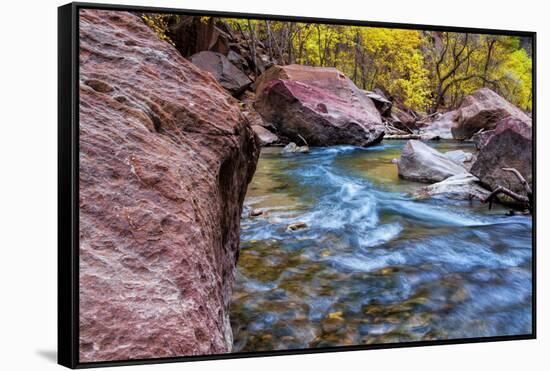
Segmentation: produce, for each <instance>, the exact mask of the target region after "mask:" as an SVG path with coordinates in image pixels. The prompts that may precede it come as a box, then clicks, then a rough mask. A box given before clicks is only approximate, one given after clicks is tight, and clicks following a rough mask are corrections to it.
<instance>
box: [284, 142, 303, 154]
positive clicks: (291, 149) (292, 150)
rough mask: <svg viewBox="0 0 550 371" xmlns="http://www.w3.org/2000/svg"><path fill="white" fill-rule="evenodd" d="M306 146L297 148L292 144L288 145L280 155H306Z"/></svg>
mask: <svg viewBox="0 0 550 371" xmlns="http://www.w3.org/2000/svg"><path fill="white" fill-rule="evenodd" d="M308 152H309V147H308V146H299V145H297V144H296V143H294V142H290V143H288V144H287V145H286V146H285V147H284V148H283V149H282V151H281V153H282V154H286V153H308Z"/></svg>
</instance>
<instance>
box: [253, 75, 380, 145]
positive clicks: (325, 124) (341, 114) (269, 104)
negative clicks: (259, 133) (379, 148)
mask: <svg viewBox="0 0 550 371" xmlns="http://www.w3.org/2000/svg"><path fill="white" fill-rule="evenodd" d="M254 106H255V108H256V110H257V111H258V113H260V114H261V115H262V117H263V118H264V120H265V121H266V122H269V123H271V124H273V125H274V126H275V127H276V128H277V130H278V132H280V133H281V134H282V135H283V136H285V137H288V138H290V139H291V140H292V141H294V142H296V143H302V140H301V138H300V137H299V135H300V136H302V137H304V138H305V139H306V140H307V142H308V144H310V145H313V146H328V145H335V144H353V145H358V146H368V145H370V144H373V143H376V142H379V141H380V140H381V139H382V136H383V135H384V130H383V127H382V125H381V123H382V120H381V117H380V113H379V112H378V110H377V109H376V107H375V105H374V103H373V102H372V100H371V99H370V98H368V97H367V95H366V94H365V93H364V92H362V91H361V90H359V89H358V88H357V87H356V86H355V85H354V84H353V82H352V81H351V80H350V79H349V78H347V77H346V76H345V75H343V74H342V73H341V72H339V71H338V70H337V69H335V68H324V67H323V68H321V67H309V66H300V65H289V66H274V67H272V68H270V69H269V70H268V71H267V72H266V73H265V74H264V75H262V77H261V78H260V79H259V81H258V82H257V88H256V102H255V105H254Z"/></svg>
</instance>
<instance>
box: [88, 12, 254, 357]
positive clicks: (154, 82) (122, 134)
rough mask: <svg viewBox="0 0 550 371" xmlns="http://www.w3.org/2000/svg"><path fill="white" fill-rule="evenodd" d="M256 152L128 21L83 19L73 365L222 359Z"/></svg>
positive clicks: (173, 56) (208, 95) (206, 92)
mask: <svg viewBox="0 0 550 371" xmlns="http://www.w3.org/2000/svg"><path fill="white" fill-rule="evenodd" d="M258 154H259V148H258V145H257V142H256V139H255V136H254V133H253V132H252V130H251V128H250V126H249V124H248V122H247V121H246V119H245V118H244V116H243V115H242V114H241V113H240V110H239V107H238V104H237V103H236V101H235V100H234V99H233V98H232V97H231V96H230V95H229V94H227V93H226V92H225V91H224V90H223V89H222V88H221V87H220V86H219V84H218V83H217V82H216V81H215V80H214V78H212V76H211V75H209V74H208V73H205V72H202V71H201V70H199V69H198V68H197V67H195V66H194V65H193V64H191V63H190V62H188V61H187V60H185V59H184V58H183V57H181V55H180V54H179V53H178V52H177V51H176V50H175V49H174V48H173V47H172V46H170V45H169V44H168V43H165V42H163V41H160V40H159V39H158V38H157V36H156V35H155V34H154V33H153V31H151V30H150V29H149V28H147V27H146V26H145V25H144V24H143V23H142V21H141V20H140V19H139V18H137V17H135V16H134V15H132V14H130V13H123V12H109V11H100V10H81V11H80V174H79V175H80V177H79V180H80V184H79V186H80V195H79V197H80V198H79V201H80V308H79V310H80V361H81V362H89V361H105V360H120V359H139V358H152V357H170V356H182V355H196V354H212V353H223V352H227V351H230V349H231V343H232V339H231V338H232V336H231V329H230V326H229V320H228V313H227V311H228V302H229V300H230V296H231V286H232V283H233V279H234V269H235V264H236V261H237V257H238V249H239V218H240V213H241V208H242V202H243V199H244V196H245V192H246V186H247V184H248V182H249V181H250V179H251V177H252V175H253V173H254V171H255V167H256V162H257V157H258Z"/></svg>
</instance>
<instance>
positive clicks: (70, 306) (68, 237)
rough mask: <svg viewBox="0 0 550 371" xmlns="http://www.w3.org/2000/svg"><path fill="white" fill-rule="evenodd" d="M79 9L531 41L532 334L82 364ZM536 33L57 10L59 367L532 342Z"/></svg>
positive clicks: (91, 6)
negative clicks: (469, 34) (480, 35)
mask: <svg viewBox="0 0 550 371" xmlns="http://www.w3.org/2000/svg"><path fill="white" fill-rule="evenodd" d="M80 9H101V10H119V11H135V12H149V13H174V14H185V15H200V16H215V17H235V18H245V19H247V18H250V19H258V18H259V19H269V20H279V21H295V22H308V23H323V24H340V25H355V26H369V27H384V28H400V29H414V30H429V31H449V32H461V33H477V34H498V35H509V36H521V37H528V38H531V40H532V61H533V76H532V77H533V78H532V81H533V83H532V100H533V105H532V119H533V142H532V143H533V148H532V151H533V164H532V166H533V168H532V173H533V200H534V205H533V222H532V228H533V235H532V236H533V237H532V267H531V268H532V331H531V333H530V334H525V335H512V336H494V337H472V338H463V339H447V340H430V341H412V342H404V343H388V344H373V345H349V346H337V347H326V348H311V349H292V350H276V351H259V352H247V353H227V354H216V355H201V356H182V357H169V358H155V359H132V360H119V361H101V362H89V363H88V362H87V363H81V362H79V359H78V353H79V349H78V347H79V328H78V325H79V317H78V315H79V310H78V309H79V300H78V299H79V298H78V293H79V282H78V280H79V220H78V216H79V205H78V201H79V196H78V192H79V178H78V172H79V164H78V158H79V130H78V128H79V115H78V113H79V59H78V55H79V25H78V14H79V10H80ZM536 35H537V34H536V32H531V31H512V30H499V29H486V28H465V27H449V26H434V25H421V24H406V23H389V22H373V21H359V20H344V19H329V18H310V17H296V16H281V15H268V14H251V13H235V12H221V11H202V10H189V9H173V8H158V7H146V6H129V5H112V4H96V3H80V2H76V3H70V4H67V5H63V6H60V7H59V8H58V88H57V89H58V363H59V364H60V365H63V366H66V367H69V368H90V367H106V366H122V365H138V364H154V363H168V362H183V361H186V362H188V361H203V360H221V359H231V358H245V357H265V356H279V355H291V354H307V353H324V352H342V351H354V350H370V349H381V348H383V349H387V348H401V347H418V346H433V345H447V344H464V343H481V342H496V341H508V340H527V339H536V337H537V335H536V329H537V326H536V323H537V321H536V319H537V316H536V314H537V313H536V312H537V310H536V308H537V301H536V290H537V286H536V277H537V270H536V268H537V267H536V261H537V259H536V237H537V233H536V225H537V223H536V220H537V217H536V194H537V191H536V157H537V156H536V128H537V125H536V123H537V109H536V108H537V104H536V101H537V96H536V92H537V89H536V80H537V73H536V69H537V68H536V50H537V49H536Z"/></svg>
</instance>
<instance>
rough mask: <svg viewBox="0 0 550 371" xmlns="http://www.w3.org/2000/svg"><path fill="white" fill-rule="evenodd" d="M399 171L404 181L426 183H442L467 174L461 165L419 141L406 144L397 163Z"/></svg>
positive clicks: (410, 141)
mask: <svg viewBox="0 0 550 371" xmlns="http://www.w3.org/2000/svg"><path fill="white" fill-rule="evenodd" d="M397 171H398V174H399V176H400V177H401V178H403V179H408V180H414V181H417V182H424V183H434V182H440V181H442V180H445V179H447V178H449V177H451V176H453V175H457V174H462V173H466V172H467V171H466V169H465V168H464V167H463V166H461V165H460V164H458V163H456V162H455V161H453V160H451V159H450V158H449V157H447V156H445V155H444V154H443V153H441V152H439V151H437V150H436V149H434V148H432V147H430V146H428V145H426V144H424V143H422V142H421V141H418V140H409V141H408V142H407V144H405V147H403V151H402V152H401V156H400V157H399V160H398V161H397Z"/></svg>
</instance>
